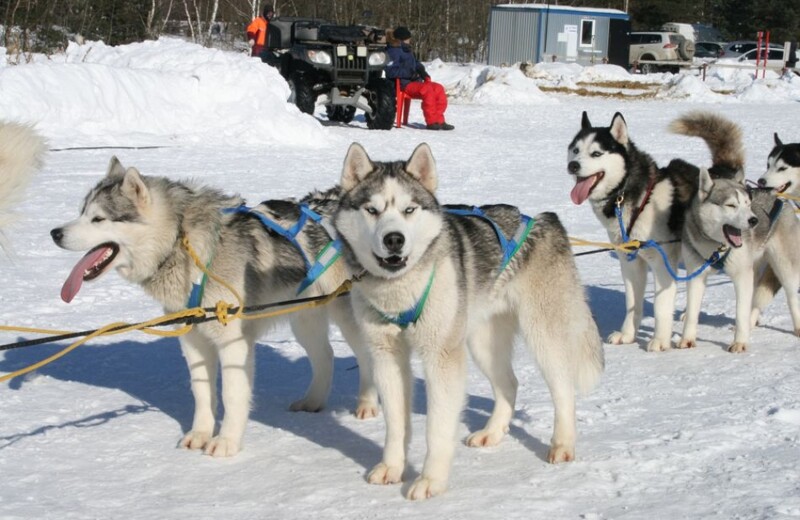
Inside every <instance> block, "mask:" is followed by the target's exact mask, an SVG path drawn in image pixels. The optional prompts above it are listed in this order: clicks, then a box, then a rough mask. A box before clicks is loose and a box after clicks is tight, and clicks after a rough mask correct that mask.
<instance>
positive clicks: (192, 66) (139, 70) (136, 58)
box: [0, 38, 800, 147]
mask: <svg viewBox="0 0 800 520" xmlns="http://www.w3.org/2000/svg"><path fill="white" fill-rule="evenodd" d="M28 59H30V62H29V63H24V64H19V65H16V64H15V63H16V62H17V61H18V60H16V59H14V57H13V56H7V55H6V50H5V49H3V48H0V92H2V96H0V118H3V119H10V120H16V121H22V122H27V123H32V124H35V125H36V126H37V127H38V128H39V129H40V131H41V132H42V133H43V134H45V135H46V136H47V137H48V138H49V139H50V141H51V142H52V143H55V144H57V145H60V146H70V145H72V146H78V145H80V146H100V145H128V146H133V145H148V144H163V143H164V142H165V141H168V142H175V143H187V142H188V143H191V142H197V143H212V144H222V145H231V144H241V145H248V144H271V145H277V146H283V145H288V146H303V147H307V146H311V147H324V146H328V145H329V144H331V142H332V141H335V140H336V138H335V137H333V134H332V133H331V132H330V129H329V128H326V127H324V126H323V125H321V124H320V123H319V121H317V120H315V119H314V118H312V117H309V116H307V115H304V114H301V113H300V112H299V111H298V110H297V109H296V108H295V107H294V105H292V104H290V103H287V102H286V99H287V97H288V95H289V87H288V85H287V84H286V82H285V81H284V80H283V78H282V77H281V76H280V75H279V74H278V73H277V71H276V70H275V69H273V68H272V67H269V66H266V65H264V64H263V63H261V62H260V61H259V60H257V59H253V58H250V57H248V56H246V55H244V54H242V53H235V52H228V51H220V50H215V49H208V48H205V47H201V46H199V45H194V44H191V43H187V42H185V41H182V40H179V39H174V38H161V39H159V40H157V41H145V42H141V43H135V44H130V45H122V46H118V47H109V46H107V45H105V44H103V43H102V42H90V43H86V44H83V45H78V44H75V43H71V44H70V46H69V47H68V48H67V50H66V51H65V52H64V53H63V54H59V55H53V56H43V55H34V56H26V60H28ZM428 71H429V73H430V74H431V76H432V77H433V79H434V80H435V81H438V82H439V83H442V84H443V85H444V86H445V89H446V90H447V93H448V96H449V97H450V100H451V102H452V103H454V104H474V105H495V106H502V105H513V106H525V105H545V104H555V103H558V100H559V99H561V96H562V94H563V92H565V91H566V92H570V91H577V90H578V89H588V90H596V91H602V92H609V91H610V90H609V89H611V91H614V92H619V93H621V94H626V95H627V94H632V95H639V94H642V93H643V92H646V91H648V90H649V91H651V92H653V93H654V94H655V97H656V98H657V99H661V100H681V101H689V102H698V103H731V102H733V103H738V102H742V103H764V102H769V103H794V102H797V101H798V100H800V78H797V77H795V76H791V77H779V76H778V75H777V74H775V73H774V72H768V74H767V78H766V79H754V76H755V74H754V72H753V71H752V70H747V69H733V68H722V67H716V66H711V67H710V68H709V69H708V71H707V77H706V80H705V81H702V80H701V79H700V77H699V71H697V70H692V71H685V72H682V73H681V74H675V75H673V74H670V73H663V74H649V75H642V74H630V73H629V72H628V71H627V70H625V69H623V68H622V67H618V66H615V65H594V66H590V67H582V66H580V65H577V64H574V63H537V64H530V63H524V64H515V65H513V66H510V67H492V66H487V65H483V64H466V65H459V64H451V63H444V62H442V61H440V60H435V61H433V62H431V63H429V64H428ZM626 84H627V86H626ZM637 84H638V85H637ZM609 85H612V86H609ZM540 87H548V88H551V89H552V88H553V87H557V91H558V93H556V92H547V93H545V92H544V91H543V90H542V89H541V88H540ZM358 121H359V120H357V121H356V124H359V122H358ZM361 122H363V120H361Z"/></svg>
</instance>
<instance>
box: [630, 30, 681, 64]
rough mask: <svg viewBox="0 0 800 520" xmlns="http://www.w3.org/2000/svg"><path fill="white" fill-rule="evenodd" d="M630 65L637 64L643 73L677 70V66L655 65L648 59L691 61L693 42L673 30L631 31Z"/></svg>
mask: <svg viewBox="0 0 800 520" xmlns="http://www.w3.org/2000/svg"><path fill="white" fill-rule="evenodd" d="M630 44H631V47H630V54H629V62H630V64H631V65H635V64H638V65H639V69H640V70H641V71H642V73H644V74H649V73H651V72H658V70H660V69H662V68H663V69H666V70H672V71H677V70H678V69H679V67H672V66H669V65H666V66H665V65H663V64H662V65H656V64H653V63H647V62H648V61H674V62H685V61H691V60H692V58H693V57H694V42H692V41H690V40H687V39H686V38H684V37H683V36H681V35H680V34H678V33H674V32H666V31H665V32H660V31H654V32H632V33H630Z"/></svg>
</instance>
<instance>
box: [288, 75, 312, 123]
mask: <svg viewBox="0 0 800 520" xmlns="http://www.w3.org/2000/svg"><path fill="white" fill-rule="evenodd" d="M289 87H290V88H291V89H292V94H291V97H290V98H289V99H290V100H292V99H293V100H294V104H295V105H297V108H299V109H300V112H303V113H305V114H312V115H313V114H314V106H315V105H316V104H317V96H316V94H314V90H313V88H312V86H311V85H310V84H309V83H308V82H307V81H305V77H304V76H303V75H302V74H294V75H292V79H291V80H289Z"/></svg>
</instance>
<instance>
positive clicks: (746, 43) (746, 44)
mask: <svg viewBox="0 0 800 520" xmlns="http://www.w3.org/2000/svg"><path fill="white" fill-rule="evenodd" d="M769 46H770V47H772V48H780V49H782V48H783V46H782V45H778V44H773V43H770V44H769ZM756 47H758V42H755V41H750V40H737V41H734V42H729V43H726V44H725V47H723V48H722V57H724V58H736V57H738V56H741V55H742V54H744V53H746V52H749V51H752V50H754V49H755V48H756ZM762 47H763V43H762Z"/></svg>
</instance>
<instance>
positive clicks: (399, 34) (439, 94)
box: [385, 26, 454, 130]
mask: <svg viewBox="0 0 800 520" xmlns="http://www.w3.org/2000/svg"><path fill="white" fill-rule="evenodd" d="M410 39H411V31H409V30H408V29H407V28H406V27H402V26H401V27H397V28H395V29H394V31H392V30H388V31H386V41H387V42H388V45H387V46H386V52H387V54H388V55H389V62H388V63H387V64H386V69H385V70H386V77H387V78H389V79H396V78H399V79H400V87H401V88H402V89H403V92H405V94H406V95H407V96H410V97H412V98H414V99H421V100H422V114H423V115H424V116H425V123H426V124H427V125H428V129H429V130H452V129H453V128H454V127H453V125H451V124H449V123H447V122H445V120H444V111H445V110H447V94H446V93H445V91H444V87H442V85H441V84H439V83H435V82H433V81H431V77H430V76H429V75H428V73H427V72H426V71H425V66H424V65H423V64H422V63H420V62H419V61H417V58H416V57H415V56H414V53H413V52H412V50H411V46H410V45H409V40H410Z"/></svg>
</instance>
